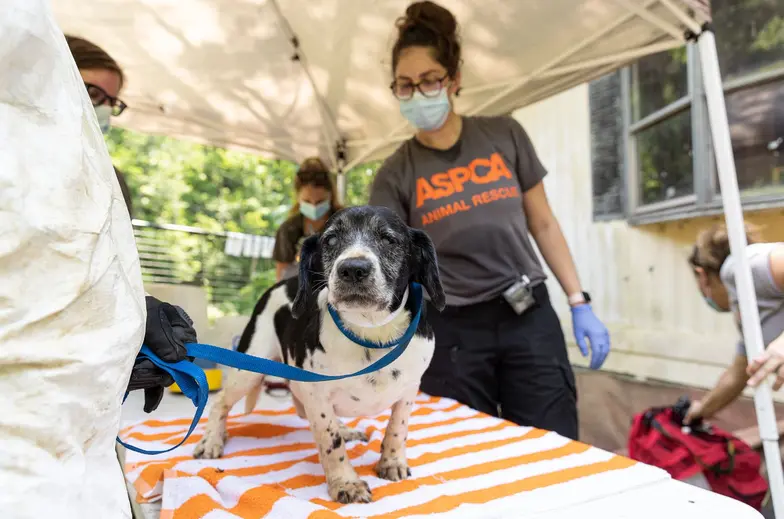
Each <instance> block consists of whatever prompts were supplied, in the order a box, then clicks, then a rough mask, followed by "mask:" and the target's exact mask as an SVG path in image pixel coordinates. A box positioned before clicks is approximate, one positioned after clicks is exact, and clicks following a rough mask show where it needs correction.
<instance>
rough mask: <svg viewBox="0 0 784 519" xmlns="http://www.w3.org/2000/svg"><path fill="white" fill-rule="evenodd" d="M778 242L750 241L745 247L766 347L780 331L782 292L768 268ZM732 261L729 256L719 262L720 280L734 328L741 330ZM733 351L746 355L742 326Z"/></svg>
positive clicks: (783, 311)
mask: <svg viewBox="0 0 784 519" xmlns="http://www.w3.org/2000/svg"><path fill="white" fill-rule="evenodd" d="M781 246H784V243H753V244H751V245H749V246H747V247H746V257H747V258H748V260H749V266H750V267H751V277H752V279H753V281H754V291H755V293H756V294H757V308H758V309H759V316H760V323H761V325H762V342H764V343H765V347H766V348H767V346H768V345H769V344H770V343H771V342H773V340H774V339H775V338H777V337H778V336H779V335H781V334H782V333H784V293H783V292H782V291H781V290H780V289H779V287H778V286H777V285H776V282H775V280H774V279H773V273H772V272H771V270H770V253H771V252H772V251H773V249H775V248H776V247H781ZM735 264H736V261H735V258H733V257H732V256H729V257H728V258H727V259H726V260H725V261H724V264H723V265H722V266H721V272H720V276H721V281H722V283H723V284H724V286H725V287H727V293H728V294H729V299H730V309H731V310H732V313H733V315H734V316H735V321H736V323H737V325H738V329H739V330H741V326H740V310H739V308H738V290H737V287H736V285H735ZM737 353H738V354H739V355H746V346H745V343H744V341H743V336H742V330H741V339H740V341H739V342H738V347H737Z"/></svg>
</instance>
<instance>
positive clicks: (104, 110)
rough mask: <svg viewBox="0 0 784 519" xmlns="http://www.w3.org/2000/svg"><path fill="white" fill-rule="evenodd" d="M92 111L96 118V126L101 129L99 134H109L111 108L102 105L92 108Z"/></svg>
mask: <svg viewBox="0 0 784 519" xmlns="http://www.w3.org/2000/svg"><path fill="white" fill-rule="evenodd" d="M94 109H95V116H96V117H97V118H98V126H99V127H100V128H101V133H102V134H104V135H106V134H107V133H109V129H110V128H111V127H112V123H111V117H112V107H111V106H109V105H107V104H103V105H100V106H96V107H94Z"/></svg>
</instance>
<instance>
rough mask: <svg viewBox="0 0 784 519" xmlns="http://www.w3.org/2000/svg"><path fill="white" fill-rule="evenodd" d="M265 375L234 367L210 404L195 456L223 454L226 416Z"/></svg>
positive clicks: (208, 456) (209, 456) (194, 451)
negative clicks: (202, 434)
mask: <svg viewBox="0 0 784 519" xmlns="http://www.w3.org/2000/svg"><path fill="white" fill-rule="evenodd" d="M263 379H264V375H259V374H257V373H251V372H250V371H239V370H236V369H233V370H231V371H230V372H229V374H228V376H227V377H226V382H225V383H224V386H223V389H222V390H221V391H220V392H218V394H217V395H215V400H214V401H213V402H212V405H211V406H210V414H209V418H208V420H207V426H206V427H205V428H204V436H202V438H201V440H199V443H197V444H196V447H195V448H194V449H193V457H194V458H205V459H215V458H220V457H221V456H222V455H223V446H224V445H225V444H226V417H227V416H228V415H229V411H231V408H232V407H234V404H236V403H237V402H239V401H240V399H241V398H242V397H243V396H245V395H247V394H248V393H249V392H252V391H253V389H254V388H256V387H258V386H260V385H261V383H262V381H263Z"/></svg>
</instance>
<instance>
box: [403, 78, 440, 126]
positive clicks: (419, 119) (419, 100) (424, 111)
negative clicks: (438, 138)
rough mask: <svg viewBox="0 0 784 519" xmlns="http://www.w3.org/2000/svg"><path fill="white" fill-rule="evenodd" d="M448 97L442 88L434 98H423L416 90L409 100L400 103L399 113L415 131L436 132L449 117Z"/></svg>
mask: <svg viewBox="0 0 784 519" xmlns="http://www.w3.org/2000/svg"><path fill="white" fill-rule="evenodd" d="M449 110H450V106H449V96H448V95H447V93H446V88H442V89H441V90H440V91H439V92H438V95H436V96H435V97H425V96H423V95H422V92H419V91H418V90H417V91H416V92H414V95H413V96H412V97H411V99H406V100H405V101H400V113H401V114H403V117H405V118H406V119H408V121H409V122H410V123H411V124H413V125H414V126H415V127H416V128H417V129H419V130H424V131H426V132H430V131H433V130H438V129H439V128H441V127H442V126H444V123H445V122H446V118H447V117H449Z"/></svg>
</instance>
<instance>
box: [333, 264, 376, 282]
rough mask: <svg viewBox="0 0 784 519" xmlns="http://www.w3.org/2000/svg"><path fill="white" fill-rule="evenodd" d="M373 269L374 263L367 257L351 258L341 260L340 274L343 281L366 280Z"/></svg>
mask: <svg viewBox="0 0 784 519" xmlns="http://www.w3.org/2000/svg"><path fill="white" fill-rule="evenodd" d="M372 269H373V264H372V263H371V262H370V260H368V259H365V258H349V259H346V260H343V261H341V262H340V265H339V266H338V276H340V279H341V281H346V282H349V283H359V282H360V281H364V280H365V279H366V278H367V277H368V276H369V275H370V272H371V270H372Z"/></svg>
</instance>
